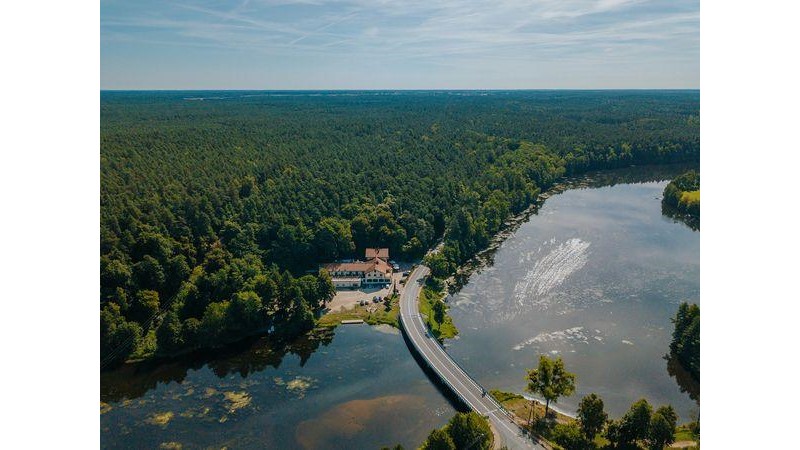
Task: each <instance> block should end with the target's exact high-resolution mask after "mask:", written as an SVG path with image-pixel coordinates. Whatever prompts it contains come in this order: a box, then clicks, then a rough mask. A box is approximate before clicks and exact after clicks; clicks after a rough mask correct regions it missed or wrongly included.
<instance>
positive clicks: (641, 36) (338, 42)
mask: <svg viewBox="0 0 800 450" xmlns="http://www.w3.org/2000/svg"><path fill="white" fill-rule="evenodd" d="M100 16H101V19H100V42H101V44H100V47H101V62H100V66H101V88H103V89H558V88H570V89H607V88H692V89H696V88H699V85H700V6H699V1H685V0H664V1H662V0H654V1H645V0H591V1H590V0H527V1H522V0H493V1H455V0H442V1H434V0H427V1H424V0H423V1H419V0H410V1H388V0H299V1H295V0H238V1H223V0H182V1H166V0H161V1H154V0H101V13H100Z"/></svg>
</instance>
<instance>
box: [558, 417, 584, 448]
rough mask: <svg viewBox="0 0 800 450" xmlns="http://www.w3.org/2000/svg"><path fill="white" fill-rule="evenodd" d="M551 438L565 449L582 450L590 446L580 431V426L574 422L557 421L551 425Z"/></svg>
mask: <svg viewBox="0 0 800 450" xmlns="http://www.w3.org/2000/svg"><path fill="white" fill-rule="evenodd" d="M550 436H551V438H552V440H553V441H555V443H556V444H558V445H560V446H562V447H564V449H565V450H584V449H588V448H590V443H589V440H588V439H586V437H584V435H583V433H581V428H580V427H579V426H578V425H577V424H575V423H569V424H563V423H559V424H556V425H555V426H554V427H553V431H552V433H551V435H550Z"/></svg>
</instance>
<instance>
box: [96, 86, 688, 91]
mask: <svg viewBox="0 0 800 450" xmlns="http://www.w3.org/2000/svg"><path fill="white" fill-rule="evenodd" d="M699 90H700V88H699V87H696V88H670V87H658V88H420V89H413V88H378V89H376V88H369V89H326V88H304V89H264V88H253V89H243V88H202V89H174V88H128V89H126V88H111V89H103V88H101V89H100V92H204V91H228V92H386V91H399V92H463V91H482V92H501V91H518V92H526V91H527V92H530V91H699Z"/></svg>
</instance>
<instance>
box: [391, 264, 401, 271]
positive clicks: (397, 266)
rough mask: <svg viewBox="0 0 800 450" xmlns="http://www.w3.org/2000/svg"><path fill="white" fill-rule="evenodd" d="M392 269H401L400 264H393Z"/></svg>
mask: <svg viewBox="0 0 800 450" xmlns="http://www.w3.org/2000/svg"><path fill="white" fill-rule="evenodd" d="M392 269H394V270H400V266H399V265H397V264H393V265H392Z"/></svg>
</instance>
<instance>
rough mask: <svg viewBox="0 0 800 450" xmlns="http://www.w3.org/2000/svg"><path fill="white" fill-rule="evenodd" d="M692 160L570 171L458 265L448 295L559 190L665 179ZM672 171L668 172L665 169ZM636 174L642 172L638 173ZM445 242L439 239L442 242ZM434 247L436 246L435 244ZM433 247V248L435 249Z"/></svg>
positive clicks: (488, 262)
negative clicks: (578, 171) (572, 172)
mask: <svg viewBox="0 0 800 450" xmlns="http://www.w3.org/2000/svg"><path fill="white" fill-rule="evenodd" d="M696 166H697V165H696V164H692V163H672V164H652V165H641V166H638V165H631V166H627V167H620V168H615V169H605V170H602V169H601V170H593V171H590V172H586V173H582V174H578V175H570V176H566V177H564V178H562V179H561V180H559V181H557V182H556V183H554V184H553V185H552V186H550V187H549V188H547V189H546V190H545V191H544V192H541V193H539V194H538V195H537V196H536V200H534V202H533V203H532V204H531V205H529V206H528V207H527V208H525V210H523V211H522V212H521V213H519V214H517V215H514V216H511V217H510V218H509V219H507V220H506V221H505V222H503V228H501V229H500V231H498V232H497V233H496V234H495V235H494V236H492V237H491V239H489V244H488V245H487V246H486V248H484V249H483V250H481V251H479V252H478V253H476V254H475V255H474V256H472V257H471V258H470V259H468V260H467V261H465V262H464V263H462V264H461V265H459V266H458V268H456V272H455V273H454V274H453V275H451V276H449V277H448V278H447V279H446V280H445V288H446V290H447V294H448V295H453V294H456V293H458V292H459V291H460V290H461V288H462V287H464V286H465V285H466V284H467V283H468V282H469V278H470V277H471V276H472V274H473V273H475V271H477V270H480V269H483V268H485V267H488V266H489V265H491V264H493V263H494V261H493V255H494V252H496V251H497V250H498V249H499V248H500V246H501V245H502V244H503V242H504V241H505V240H506V239H508V238H509V237H511V236H512V235H513V234H514V233H516V232H517V230H518V229H519V228H520V227H521V226H522V225H524V224H525V223H527V222H528V221H529V220H530V218H531V216H533V215H538V212H539V209H540V208H542V207H543V206H544V204H545V202H546V201H547V200H548V199H549V198H551V197H553V196H555V195H558V194H562V193H564V192H566V191H569V190H572V189H597V188H601V187H605V186H613V185H615V184H620V183H625V184H636V183H649V182H657V181H665V180H666V179H671V178H674V177H675V176H678V175H680V174H681V173H683V171H685V169H686V168H691V167H696ZM643 170H644V171H653V172H655V173H653V174H652V175H650V176H645V177H644V178H642V179H637V180H634V181H630V180H628V181H622V180H620V179H619V178H622V177H623V176H624V175H634V173H631V172H641V171H643ZM666 172H669V175H670V176H668V174H667V173H666ZM635 175H639V176H642V175H643V174H642V173H635ZM442 244H443V242H440V243H439V245H438V246H437V247H439V246H441V245H442ZM434 250H435V248H434ZM434 250H431V251H434Z"/></svg>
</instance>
